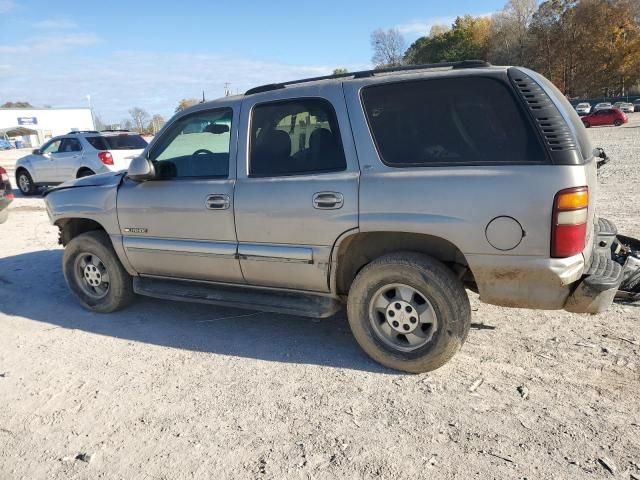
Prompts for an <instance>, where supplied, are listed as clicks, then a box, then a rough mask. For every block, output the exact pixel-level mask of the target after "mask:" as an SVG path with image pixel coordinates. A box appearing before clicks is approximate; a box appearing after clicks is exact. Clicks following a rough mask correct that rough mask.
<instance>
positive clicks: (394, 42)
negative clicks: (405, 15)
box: [371, 28, 405, 68]
mask: <svg viewBox="0 0 640 480" xmlns="http://www.w3.org/2000/svg"><path fill="white" fill-rule="evenodd" d="M371 47H372V48H373V56H372V57H371V61H372V62H373V64H374V65H375V67H376V68H385V67H395V66H398V65H402V64H403V63H404V49H405V41H404V37H403V36H402V34H401V33H400V32H399V31H398V30H397V29H395V28H390V29H388V30H382V29H378V30H375V31H374V32H373V33H372V34H371Z"/></svg>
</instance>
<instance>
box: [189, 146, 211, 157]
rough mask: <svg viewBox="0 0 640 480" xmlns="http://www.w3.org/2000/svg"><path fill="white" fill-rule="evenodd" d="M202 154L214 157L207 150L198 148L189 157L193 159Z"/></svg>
mask: <svg viewBox="0 0 640 480" xmlns="http://www.w3.org/2000/svg"><path fill="white" fill-rule="evenodd" d="M203 153H205V154H207V155H214V153H213V152H212V151H211V150H207V149H206V148H200V149H198V150H196V151H195V152H193V153H192V154H191V156H192V157H195V156H196V155H202V154H203Z"/></svg>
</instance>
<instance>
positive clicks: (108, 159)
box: [98, 152, 113, 165]
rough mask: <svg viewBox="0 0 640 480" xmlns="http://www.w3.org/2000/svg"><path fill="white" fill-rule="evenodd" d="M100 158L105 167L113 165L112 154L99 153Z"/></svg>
mask: <svg viewBox="0 0 640 480" xmlns="http://www.w3.org/2000/svg"><path fill="white" fill-rule="evenodd" d="M98 158H99V159H100V161H101V162H102V163H104V164H105V165H113V156H112V155H111V152H98Z"/></svg>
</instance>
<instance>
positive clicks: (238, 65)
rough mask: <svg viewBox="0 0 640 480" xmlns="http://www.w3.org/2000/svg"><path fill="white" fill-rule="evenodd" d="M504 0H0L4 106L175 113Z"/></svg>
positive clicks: (331, 64)
mask: <svg viewBox="0 0 640 480" xmlns="http://www.w3.org/2000/svg"><path fill="white" fill-rule="evenodd" d="M504 3H505V0H482V1H472V0H461V1H442V0H421V1H420V0H395V1H389V0H340V1H338V0H322V1H318V2H312V1H306V0H302V1H301V0H297V1H290V0H271V1H269V2H266V1H255V0H236V1H235V2H220V1H217V0H182V1H172V2H159V1H147V0H138V1H135V0H129V1H121V0H110V1H98V2H93V1H91V2H87V1H67V0H55V1H53V0H31V1H29V0H0V104H2V103H4V102H5V101H28V102H30V103H31V104H32V105H34V106H44V105H49V106H53V107H77V106H88V99H87V95H90V98H91V103H92V106H93V108H94V110H95V112H96V113H97V114H98V115H99V116H100V117H101V119H102V120H103V121H105V122H107V123H118V122H120V121H121V120H123V119H125V118H127V117H128V111H129V109H130V108H132V107H141V108H144V109H145V110H146V111H148V112H149V113H150V114H155V113H159V114H161V115H162V116H164V117H165V118H169V117H170V116H171V115H172V114H173V112H174V109H175V107H176V105H177V104H178V102H179V101H180V99H182V98H191V97H197V98H201V97H202V91H203V90H204V92H205V97H206V98H207V99H209V100H210V99H213V98H217V97H220V96H222V95H223V93H224V85H225V83H226V82H229V84H230V86H229V88H230V90H231V91H232V93H236V92H238V93H242V92H244V91H245V90H247V89H248V88H251V87H253V86H257V85H261V84H265V83H273V82H278V81H285V80H294V79H296V78H303V77H310V76H317V75H325V74H329V73H331V72H332V70H333V69H334V68H338V67H343V68H348V69H349V70H351V71H354V70H358V69H366V68H369V67H370V66H371V65H370V62H371V54H372V51H371V45H370V41H369V39H370V35H371V32H372V31H373V30H375V29H377V28H383V29H387V28H397V29H399V30H400V32H401V33H402V34H403V35H404V37H405V40H406V43H407V46H408V45H410V44H411V43H412V42H413V41H414V40H415V39H417V38H418V37H420V36H422V35H425V34H427V33H428V32H429V29H430V28H431V26H432V25H434V24H450V23H452V22H453V20H454V19H455V17H456V16H458V15H464V14H471V15H486V14H489V13H491V12H494V11H497V10H499V9H501V8H502V7H503V6H504Z"/></svg>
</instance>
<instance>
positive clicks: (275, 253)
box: [238, 243, 313, 264]
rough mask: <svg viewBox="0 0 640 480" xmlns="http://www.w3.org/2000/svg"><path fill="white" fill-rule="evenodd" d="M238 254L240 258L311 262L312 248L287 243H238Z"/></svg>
mask: <svg viewBox="0 0 640 480" xmlns="http://www.w3.org/2000/svg"><path fill="white" fill-rule="evenodd" d="M238 256H239V257H240V259H241V260H254V261H259V262H290V263H306V264H312V263H313V249H311V248H306V247H293V246H288V245H267V244H256V243H240V244H239V245H238Z"/></svg>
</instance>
